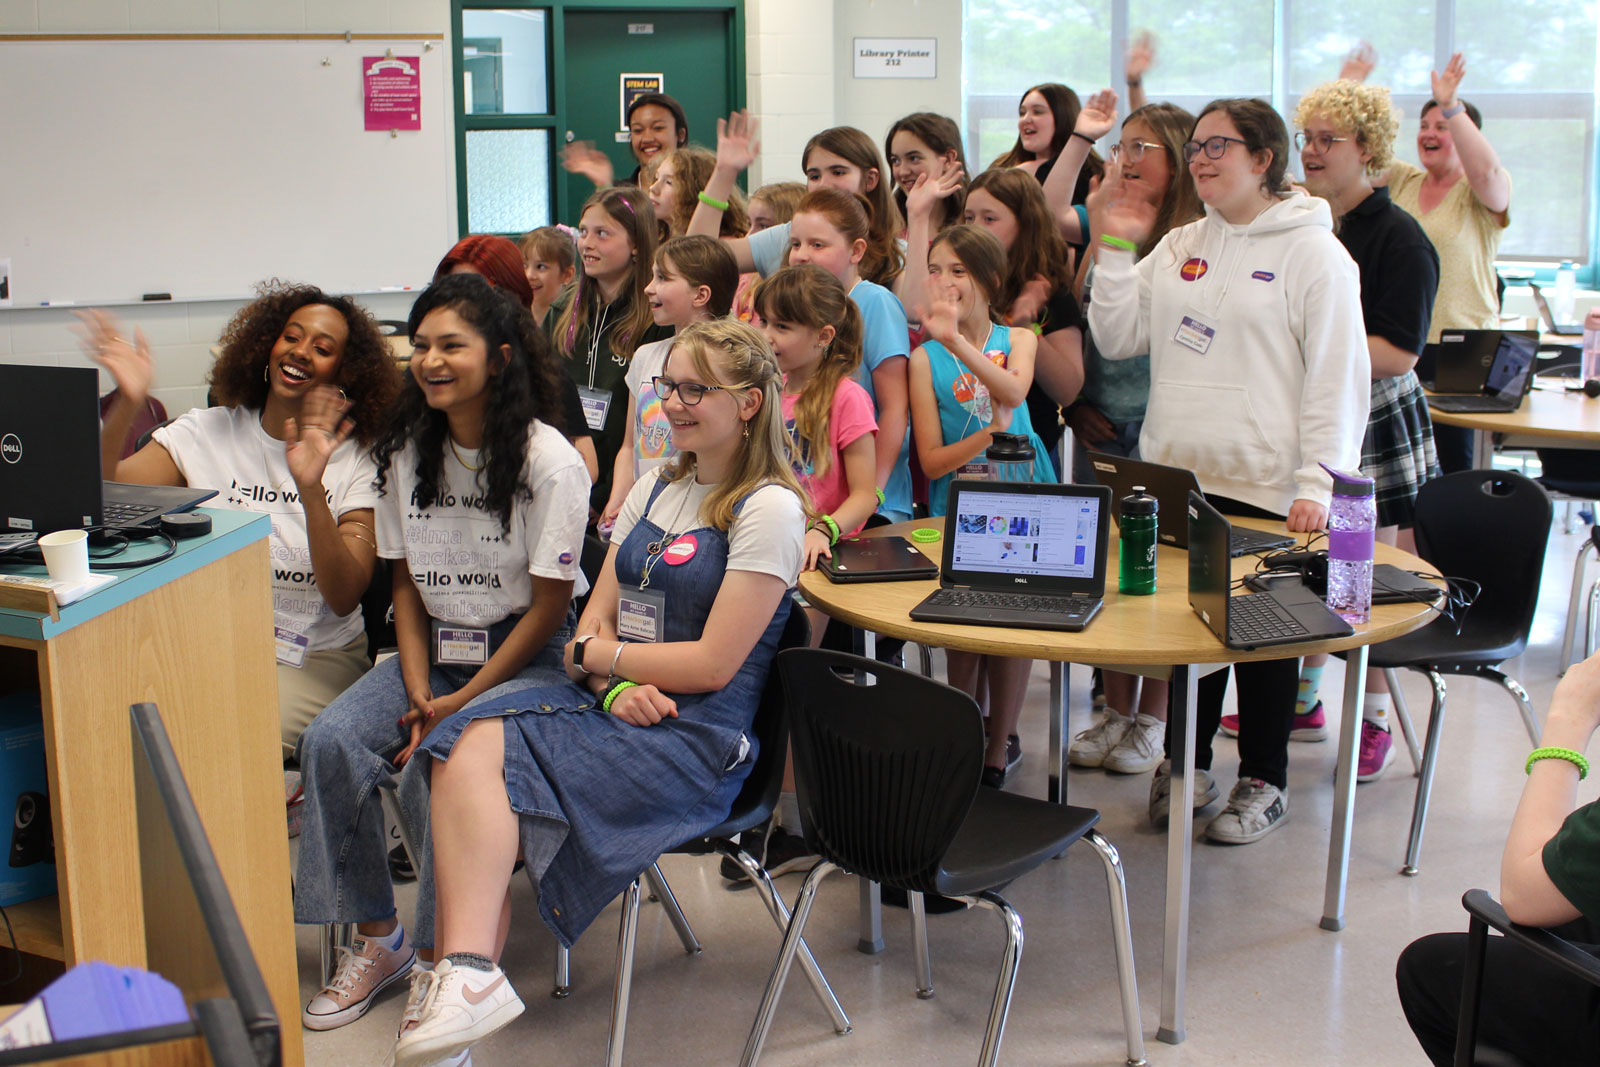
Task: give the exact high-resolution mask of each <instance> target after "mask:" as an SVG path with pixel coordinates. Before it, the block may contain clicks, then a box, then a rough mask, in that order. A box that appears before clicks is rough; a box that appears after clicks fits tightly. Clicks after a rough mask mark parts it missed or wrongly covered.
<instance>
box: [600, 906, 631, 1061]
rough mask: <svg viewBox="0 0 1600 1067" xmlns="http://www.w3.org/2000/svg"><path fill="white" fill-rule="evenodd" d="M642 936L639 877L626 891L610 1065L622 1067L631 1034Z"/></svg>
mask: <svg viewBox="0 0 1600 1067" xmlns="http://www.w3.org/2000/svg"><path fill="white" fill-rule="evenodd" d="M638 938H639V879H637V878H635V879H634V880H633V883H632V884H631V885H629V886H628V888H627V889H626V890H625V891H624V892H623V894H622V930H621V932H620V933H618V935H617V979H616V984H615V985H614V986H613V987H612V992H611V1033H610V1035H609V1036H608V1037H607V1039H606V1067H622V1045H623V1042H624V1040H625V1039H626V1038H627V1036H628V997H629V995H630V994H631V993H632V992H633V949H634V945H635V943H636V942H637V941H638Z"/></svg>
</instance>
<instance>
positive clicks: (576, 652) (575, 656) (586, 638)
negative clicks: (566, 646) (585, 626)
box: [572, 634, 595, 674]
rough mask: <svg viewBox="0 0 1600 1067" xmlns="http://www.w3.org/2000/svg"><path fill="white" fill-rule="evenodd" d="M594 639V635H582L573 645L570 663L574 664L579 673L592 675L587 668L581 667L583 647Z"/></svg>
mask: <svg viewBox="0 0 1600 1067" xmlns="http://www.w3.org/2000/svg"><path fill="white" fill-rule="evenodd" d="M594 638H595V635H594V634H584V635H583V636H582V637H580V638H578V640H577V641H576V642H575V643H574V645H573V649H572V662H573V663H574V664H576V665H577V668H578V669H579V670H580V671H582V672H583V673H584V674H593V673H594V672H593V671H591V670H589V668H587V667H585V666H584V665H583V650H584V647H585V646H586V645H588V643H589V642H590V641H593V640H594Z"/></svg>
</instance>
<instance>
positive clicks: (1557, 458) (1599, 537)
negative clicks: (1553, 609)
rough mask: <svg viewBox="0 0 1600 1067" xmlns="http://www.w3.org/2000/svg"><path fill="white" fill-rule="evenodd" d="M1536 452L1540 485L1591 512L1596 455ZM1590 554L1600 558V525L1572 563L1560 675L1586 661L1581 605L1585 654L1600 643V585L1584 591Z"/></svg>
mask: <svg viewBox="0 0 1600 1067" xmlns="http://www.w3.org/2000/svg"><path fill="white" fill-rule="evenodd" d="M1534 451H1535V452H1536V453H1537V454H1538V456H1539V467H1540V470H1541V474H1540V476H1539V484H1540V485H1542V486H1544V487H1545V488H1546V489H1548V490H1549V491H1550V493H1551V494H1552V495H1553V496H1555V497H1556V499H1558V500H1566V501H1567V502H1568V507H1570V506H1571V504H1572V502H1573V501H1583V502H1585V503H1587V504H1588V505H1589V507H1590V508H1591V509H1593V508H1594V507H1595V502H1596V501H1600V464H1597V463H1596V456H1595V454H1594V453H1593V452H1588V451H1585V450H1583V449H1579V448H1536V449H1534ZM1591 514H1592V512H1591ZM1591 554H1594V555H1595V556H1597V557H1600V523H1596V524H1592V525H1591V526H1590V529H1589V537H1588V539H1587V540H1585V541H1584V542H1583V544H1581V545H1579V546H1578V556H1577V558H1576V559H1575V560H1573V562H1572V598H1571V599H1570V600H1569V601H1568V603H1567V626H1566V630H1565V631H1564V632H1563V633H1562V635H1561V670H1560V673H1561V674H1565V673H1567V668H1568V667H1570V666H1572V664H1573V662H1574V661H1575V660H1579V659H1583V658H1584V656H1582V655H1579V654H1578V652H1577V644H1578V612H1579V608H1580V605H1581V606H1582V610H1583V613H1584V640H1583V645H1584V650H1585V654H1591V653H1593V652H1594V648H1595V642H1596V640H1597V639H1600V581H1596V582H1595V583H1594V584H1593V585H1591V586H1589V587H1588V589H1587V591H1586V590H1585V589H1584V581H1585V579H1586V577H1587V572H1588V569H1589V556H1590V555H1591ZM1585 592H1587V594H1588V595H1587V597H1586V596H1585Z"/></svg>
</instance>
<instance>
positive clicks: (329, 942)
mask: <svg viewBox="0 0 1600 1067" xmlns="http://www.w3.org/2000/svg"><path fill="white" fill-rule="evenodd" d="M355 929H356V928H355V926H354V925H352V924H350V923H324V924H323V925H322V937H321V939H320V940H321V942H322V943H321V945H320V946H319V948H320V949H321V952H322V984H323V985H327V984H328V983H329V982H331V981H333V972H334V971H335V970H336V969H338V966H339V950H340V949H341V948H349V947H350V942H351V939H352V938H354V937H355Z"/></svg>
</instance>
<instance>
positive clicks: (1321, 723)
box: [1222, 700, 1328, 741]
mask: <svg viewBox="0 0 1600 1067" xmlns="http://www.w3.org/2000/svg"><path fill="white" fill-rule="evenodd" d="M1222 732H1223V733H1225V734H1227V735H1228V736H1229V737H1238V736H1239V716H1237V715H1224V716H1223V717H1222ZM1327 739H1328V718H1327V716H1326V715H1324V714H1323V711H1322V701H1320V700H1319V701H1317V702H1316V703H1315V704H1313V705H1312V706H1311V710H1310V711H1308V712H1306V713H1305V714H1304V715H1296V716H1295V717H1294V721H1293V722H1292V723H1291V724H1290V726H1289V740H1291V741H1326V740H1327Z"/></svg>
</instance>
